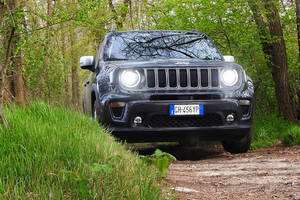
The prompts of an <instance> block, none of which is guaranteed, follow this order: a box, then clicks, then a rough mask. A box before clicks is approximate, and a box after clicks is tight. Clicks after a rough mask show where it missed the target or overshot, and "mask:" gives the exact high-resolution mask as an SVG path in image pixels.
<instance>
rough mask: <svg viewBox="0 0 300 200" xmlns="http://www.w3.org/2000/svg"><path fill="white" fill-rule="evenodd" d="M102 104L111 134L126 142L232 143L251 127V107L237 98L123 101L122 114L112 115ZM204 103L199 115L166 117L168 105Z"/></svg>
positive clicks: (109, 109) (104, 120) (106, 105)
mask: <svg viewBox="0 0 300 200" xmlns="http://www.w3.org/2000/svg"><path fill="white" fill-rule="evenodd" d="M110 102H112V101H109V102H104V103H103V105H102V106H101V107H102V109H101V110H102V113H103V115H102V117H101V118H102V120H103V122H104V123H105V124H108V125H109V127H110V128H109V129H110V131H111V132H112V134H113V135H114V136H115V137H117V138H119V139H122V140H126V141H127V142H159V141H161V142H163V141H165V142H173V141H174V142H180V141H185V140H190V139H201V140H216V141H218V140H220V141H233V140H240V139H242V138H243V137H245V136H246V135H247V134H248V133H249V131H250V130H251V127H252V105H249V106H248V108H247V109H248V111H247V109H246V110H245V106H242V105H240V104H239V100H238V99H226V100H222V99H220V100H197V101H193V100H192V101H184V100H183V101H178V100H176V101H149V100H131V101H128V102H126V106H125V107H124V108H123V110H122V112H121V115H120V116H118V117H115V116H114V111H113V110H112V108H110V106H109V104H110ZM174 104H175V105H176V104H177V105H182V104H186V105H188V104H191V105H192V104H203V106H204V115H203V116H202V115H201V116H184V117H182V116H180V117H177V116H172V117H171V116H169V107H170V105H174ZM229 114H233V115H234V117H235V121H234V122H230V123H229V122H227V121H226V116H227V115H229ZM137 116H139V117H141V118H142V124H140V125H136V124H134V118H135V117H137Z"/></svg>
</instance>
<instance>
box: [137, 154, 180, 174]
mask: <svg viewBox="0 0 300 200" xmlns="http://www.w3.org/2000/svg"><path fill="white" fill-rule="evenodd" d="M142 160H143V161H144V162H147V163H148V164H153V165H155V166H156V167H157V169H158V170H159V171H160V172H161V174H164V173H165V171H166V170H167V169H168V168H169V165H170V162H173V161H175V160H176V158H175V157H174V156H173V155H171V154H169V153H166V152H162V151H161V150H159V149H156V150H155V152H154V153H153V154H152V155H151V156H142Z"/></svg>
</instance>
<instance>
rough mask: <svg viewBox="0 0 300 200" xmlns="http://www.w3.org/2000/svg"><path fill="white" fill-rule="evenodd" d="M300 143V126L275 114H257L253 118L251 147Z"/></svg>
mask: <svg viewBox="0 0 300 200" xmlns="http://www.w3.org/2000/svg"><path fill="white" fill-rule="evenodd" d="M296 144H300V126H299V125H295V124H292V123H289V122H287V121H285V120H284V119H283V118H282V117H279V116H277V115H275V114H273V115H262V114H261V115H257V116H254V120H253V140H252V144H251V148H252V149H254V148H259V147H271V146H278V145H279V146H290V145H296Z"/></svg>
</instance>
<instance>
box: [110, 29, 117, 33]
mask: <svg viewBox="0 0 300 200" xmlns="http://www.w3.org/2000/svg"><path fill="white" fill-rule="evenodd" d="M115 32H117V31H116V30H115V29H110V30H109V33H115Z"/></svg>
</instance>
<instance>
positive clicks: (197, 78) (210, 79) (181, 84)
mask: <svg viewBox="0 0 300 200" xmlns="http://www.w3.org/2000/svg"><path fill="white" fill-rule="evenodd" d="M145 70H146V72H145V74H146V82H147V87H148V88H150V89H151V88H153V89H154V88H155V89H160V88H162V89H165V88H169V89H175V88H218V87H219V70H218V69H214V68H207V69H206V68H204V69H195V68H185V69H179V68H176V69H174V68H166V69H156V68H155V69H153V68H151V69H145Z"/></svg>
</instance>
